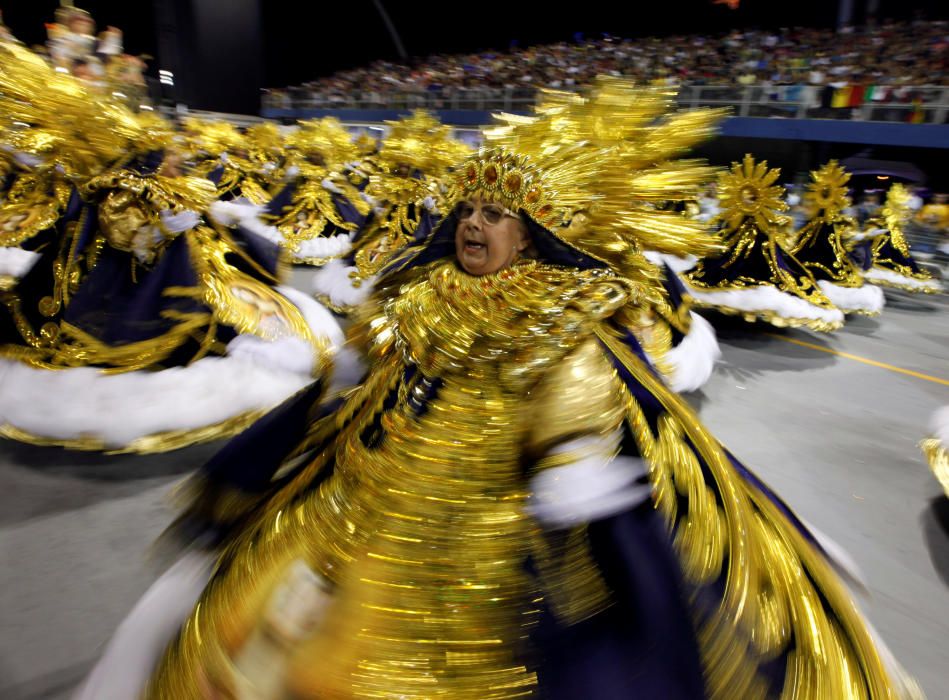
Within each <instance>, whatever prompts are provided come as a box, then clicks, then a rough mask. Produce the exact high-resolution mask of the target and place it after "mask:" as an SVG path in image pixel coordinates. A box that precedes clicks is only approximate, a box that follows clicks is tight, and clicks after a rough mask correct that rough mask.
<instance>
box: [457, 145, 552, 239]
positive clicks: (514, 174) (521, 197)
mask: <svg viewBox="0 0 949 700" xmlns="http://www.w3.org/2000/svg"><path fill="white" fill-rule="evenodd" d="M453 185H454V186H453V187H452V188H451V189H450V190H449V195H448V196H449V198H450V199H453V200H457V199H463V198H465V197H469V196H471V195H473V194H475V193H477V194H480V195H481V196H483V197H484V199H486V200H488V201H494V202H500V203H501V204H503V205H504V206H506V207H507V208H508V209H511V210H512V211H516V212H519V211H525V212H527V213H528V214H529V215H530V217H531V218H532V219H534V220H535V221H537V222H538V223H539V224H541V225H542V226H546V227H551V226H559V225H560V224H561V223H563V222H564V216H565V213H564V211H562V210H561V209H559V208H557V207H556V206H555V204H554V202H555V201H556V199H557V192H556V189H555V188H554V187H553V186H551V184H550V183H548V182H546V181H545V178H544V174H543V173H542V172H541V171H540V170H539V169H538V168H536V167H535V166H534V164H533V163H532V162H531V159H530V158H529V157H527V156H521V155H517V154H514V153H510V152H507V151H505V150H503V149H500V148H490V149H482V150H481V151H479V152H478V154H477V155H476V156H475V157H473V158H471V159H469V160H467V161H465V162H464V163H463V164H462V166H461V167H460V168H458V169H457V170H456V171H455V173H454V181H453Z"/></svg>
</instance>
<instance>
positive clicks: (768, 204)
mask: <svg viewBox="0 0 949 700" xmlns="http://www.w3.org/2000/svg"><path fill="white" fill-rule="evenodd" d="M780 176H781V169H780V168H768V161H765V160H763V161H760V162H757V163H756V162H755V159H754V156H752V155H751V154H750V153H747V154H745V157H744V159H743V160H742V161H741V162H740V163H732V167H731V169H730V170H727V171H726V172H724V173H722V174H721V175H719V177H718V192H719V202H720V204H721V208H722V214H721V215H720V217H719V218H720V219H722V221H723V222H724V224H725V227H726V229H727V230H732V231H734V230H736V229H737V228H738V227H739V226H741V224H742V223H743V222H744V221H749V220H750V221H753V222H754V224H755V225H756V226H757V227H758V228H759V229H761V230H765V231H767V230H771V229H773V228H780V227H783V226H786V225H787V223H788V221H789V219H788V217H787V216H784V215H783V214H782V213H781V212H784V211H787V209H788V205H787V202H785V201H784V188H783V187H781V186H780V185H775V184H774V183H775V182H777V180H778V178H779V177H780Z"/></svg>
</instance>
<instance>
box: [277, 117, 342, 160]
mask: <svg viewBox="0 0 949 700" xmlns="http://www.w3.org/2000/svg"><path fill="white" fill-rule="evenodd" d="M286 143H287V148H288V149H290V150H294V151H298V152H300V153H302V154H304V155H307V156H315V155H318V156H320V157H321V158H322V159H323V161H324V163H325V164H326V166H327V167H330V168H338V167H342V166H343V165H344V164H346V163H349V162H352V161H354V160H356V158H357V157H358V150H357V149H356V145H355V144H354V143H353V139H352V135H351V134H350V133H349V132H348V131H347V130H346V127H344V126H343V125H342V123H341V122H340V121H339V120H338V119H335V118H333V117H324V118H322V119H310V120H307V121H301V122H299V123H298V125H297V128H296V130H295V131H293V132H292V133H291V134H289V135H288V136H287V141H286Z"/></svg>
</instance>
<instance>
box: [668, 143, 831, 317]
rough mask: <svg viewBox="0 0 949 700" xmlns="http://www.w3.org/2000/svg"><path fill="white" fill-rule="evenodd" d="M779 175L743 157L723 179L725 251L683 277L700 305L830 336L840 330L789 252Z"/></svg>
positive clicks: (812, 281)
mask: <svg viewBox="0 0 949 700" xmlns="http://www.w3.org/2000/svg"><path fill="white" fill-rule="evenodd" d="M780 175H781V171H780V170H779V169H778V168H771V169H769V168H768V163H767V162H766V161H761V162H758V163H756V162H755V159H754V158H753V157H752V156H751V155H750V154H748V155H746V156H745V158H744V160H743V161H742V162H741V163H733V164H732V167H731V169H730V170H729V171H728V172H726V173H723V174H722V175H721V176H720V178H719V186H718V192H719V196H720V202H721V208H722V210H721V214H720V220H721V224H722V235H723V237H724V242H725V245H726V249H725V251H724V252H723V253H721V254H719V255H717V256H714V257H710V258H706V259H704V260H702V261H701V262H700V263H699V265H698V267H697V268H696V269H694V270H693V271H691V272H690V273H688V275H686V277H685V280H686V284H687V285H688V287H689V292H690V294H691V295H692V296H693V297H694V298H695V300H696V302H697V303H698V304H699V305H702V306H710V307H712V308H715V309H718V310H719V311H722V312H724V313H729V314H735V315H740V316H742V317H744V318H745V319H746V320H749V321H753V320H762V321H766V322H768V323H771V324H773V325H775V326H779V327H787V326H804V327H807V328H811V329H813V330H818V331H829V330H834V329H836V328H839V327H840V326H842V325H843V321H844V317H843V314H842V313H841V312H840V311H839V310H838V309H836V308H835V307H834V305H833V304H831V303H830V300H828V299H827V297H826V296H825V295H824V293H823V292H822V291H821V290H820V288H819V287H818V285H817V281H816V280H815V279H814V276H813V275H812V274H811V273H810V271H809V270H808V269H807V268H805V267H804V266H803V265H802V264H801V263H800V262H798V260H797V259H796V258H795V257H794V256H793V255H791V253H790V252H789V251H788V250H787V247H786V246H787V244H786V242H785V241H784V240H783V238H784V236H783V234H782V233H781V232H780V229H781V228H782V227H783V226H785V225H786V224H787V223H788V218H787V217H786V216H784V215H783V214H782V212H783V211H785V210H786V209H787V204H786V203H785V202H784V188H783V187H781V186H780V185H776V184H774V183H775V182H776V181H777V179H778V177H780Z"/></svg>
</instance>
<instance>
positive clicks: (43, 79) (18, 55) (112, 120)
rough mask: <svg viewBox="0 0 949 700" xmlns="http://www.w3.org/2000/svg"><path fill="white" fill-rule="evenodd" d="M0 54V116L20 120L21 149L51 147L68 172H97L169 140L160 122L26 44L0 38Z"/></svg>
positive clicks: (48, 150) (42, 151)
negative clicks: (98, 91)
mask: <svg viewBox="0 0 949 700" xmlns="http://www.w3.org/2000/svg"><path fill="white" fill-rule="evenodd" d="M0 59H2V60H0V94H2V95H3V99H2V100H0V119H2V120H3V121H4V122H6V123H9V124H15V125H18V126H20V132H19V136H18V138H20V139H21V143H20V150H24V151H26V152H31V153H34V154H36V155H44V154H48V153H55V154H56V157H57V161H58V163H59V164H60V165H62V166H63V168H64V169H65V170H66V174H67V175H68V176H70V177H84V176H89V175H93V174H96V173H98V172H101V171H102V170H103V169H105V168H108V167H111V166H113V165H115V164H117V163H121V162H127V161H129V160H130V159H131V158H132V157H134V156H136V155H140V154H144V153H147V152H148V151H152V150H157V149H160V148H164V147H165V146H167V145H168V144H169V143H170V142H171V138H172V133H171V131H170V129H169V128H168V126H167V124H165V123H164V122H156V121H154V120H149V119H142V118H139V117H138V116H136V115H135V114H134V113H133V112H131V111H130V110H129V109H128V108H127V107H125V106H124V105H121V104H118V103H116V102H114V101H112V100H110V99H106V98H103V97H100V96H96V95H93V94H91V93H89V92H88V91H87V90H86V89H85V87H84V86H83V85H82V83H81V82H80V81H78V80H76V79H75V78H73V77H72V76H71V75H69V74H67V73H63V72H61V71H58V70H53V68H51V67H50V66H49V65H47V64H46V63H45V62H44V61H43V60H42V59H41V58H40V57H39V56H37V55H36V54H34V53H32V52H31V51H29V50H28V49H26V48H23V47H20V46H17V45H15V44H3V45H2V46H0ZM29 144H31V145H32V147H31V148H30V150H27V147H28V145H29ZM33 149H39V150H33Z"/></svg>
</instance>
